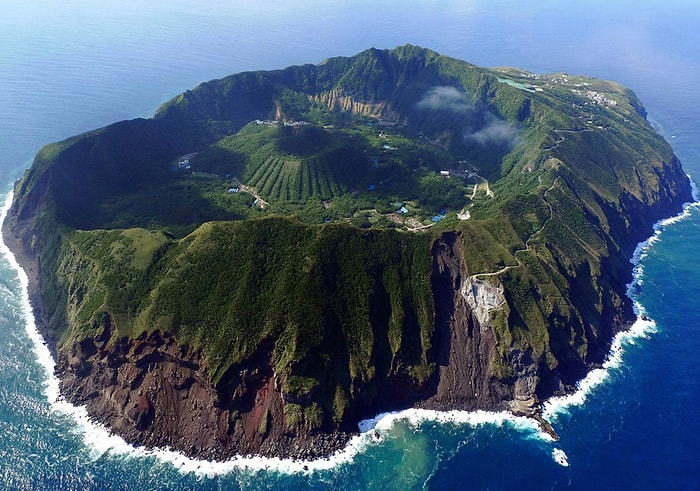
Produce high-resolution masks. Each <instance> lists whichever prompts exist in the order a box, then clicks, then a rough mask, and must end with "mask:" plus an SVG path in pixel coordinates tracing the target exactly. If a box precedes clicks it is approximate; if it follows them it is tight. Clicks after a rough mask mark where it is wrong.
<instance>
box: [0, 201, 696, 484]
mask: <svg viewBox="0 0 700 491" xmlns="http://www.w3.org/2000/svg"><path fill="white" fill-rule="evenodd" d="M11 203H12V193H11V192H10V193H9V194H8V196H7V197H6V199H5V203H4V205H3V207H2V210H0V223H2V222H3V221H4V219H5V216H6V215H7V212H8V210H9V207H10V205H11ZM698 205H699V204H698V203H693V204H690V205H689V206H687V207H686V209H685V210H684V212H683V213H681V214H680V215H678V216H676V217H672V218H669V219H667V220H662V221H661V222H659V223H658V224H657V226H656V227H655V233H654V235H653V236H652V237H650V238H649V239H647V240H646V241H644V242H642V243H640V244H639V245H638V246H637V249H636V250H635V253H634V257H633V259H632V260H633V263H634V264H635V274H634V278H635V279H634V281H633V283H632V284H630V285H629V286H628V292H630V294H631V296H633V291H632V290H631V289H632V288H633V285H634V284H636V285H641V284H642V276H643V268H642V266H641V264H640V261H641V260H642V259H643V258H644V255H645V253H646V251H647V250H648V248H649V246H650V245H651V244H653V242H654V241H655V240H657V238H658V236H659V234H660V233H661V232H662V231H663V228H664V227H665V226H667V225H670V224H673V223H676V222H677V221H679V220H682V219H683V218H684V217H685V216H687V214H688V213H689V208H690V207H691V206H698ZM0 248H1V249H2V253H3V254H4V255H5V257H6V258H7V260H8V262H9V263H10V265H11V267H12V268H13V269H15V270H16V271H17V275H18V278H19V281H20V285H21V291H20V301H21V306H22V311H23V315H24V318H25V319H26V322H25V327H26V331H27V335H28V336H29V338H30V339H31V341H32V342H33V350H34V353H35V355H36V359H37V361H38V362H39V364H40V365H41V366H42V367H43V368H44V369H45V372H46V380H45V381H44V393H45V395H46V397H47V399H48V401H49V402H50V404H51V405H52V407H53V409H55V410H57V412H60V413H61V414H65V415H68V416H70V417H71V418H72V419H73V420H74V421H75V422H76V426H75V429H76V432H78V433H79V434H80V435H81V436H82V439H83V442H84V444H85V445H86V447H87V448H88V449H89V451H90V453H91V455H92V457H93V458H95V459H97V458H99V457H101V456H103V455H105V454H108V453H109V454H116V455H122V456H124V457H127V458H155V459H157V460H158V461H160V462H164V463H169V464H171V465H172V466H173V467H175V468H176V469H178V470H179V471H180V472H183V473H194V474H196V475H200V476H215V475H221V474H229V473H231V472H234V471H244V472H246V471H247V472H251V471H252V472H260V471H273V472H280V473H285V474H292V473H311V472H316V471H322V470H328V469H332V468H335V467H338V466H340V465H343V464H347V463H350V462H352V461H353V459H354V458H355V456H356V455H357V454H359V453H361V452H364V451H366V449H367V448H368V447H369V446H370V445H376V444H379V443H381V441H382V440H383V439H384V434H385V432H389V431H391V430H392V428H393V427H394V425H395V424H396V423H397V422H399V421H407V422H408V423H409V424H411V425H413V426H415V427H418V426H419V425H420V424H422V423H424V422H426V421H435V422H438V423H441V424H458V425H468V426H471V427H474V428H479V427H483V426H485V425H494V426H497V427H501V426H504V425H508V426H510V427H512V428H514V429H516V430H517V431H520V432H523V433H524V434H527V435H530V436H534V437H536V438H539V439H542V440H545V441H551V440H552V438H551V437H550V436H549V435H548V434H546V433H544V432H542V431H541V430H540V428H539V426H538V424H537V423H536V422H535V421H534V420H533V419H531V418H525V417H518V416H514V415H513V414H511V413H509V412H505V411H502V412H489V411H432V410H425V409H408V410H405V411H398V412H391V413H383V414H379V415H377V416H376V417H374V418H371V419H367V420H364V421H361V422H360V423H359V425H358V427H359V430H360V434H359V435H357V436H355V437H353V438H352V439H351V440H350V441H349V443H348V445H346V447H345V448H343V449H341V450H339V451H338V452H336V453H335V454H333V455H332V456H330V457H327V458H321V459H316V460H310V461H302V460H292V459H280V458H269V457H234V458H232V459H231V460H229V461H226V462H215V461H206V460H199V459H192V458H189V457H186V456H184V455H182V454H181V453H178V452H176V451H173V450H170V449H146V448H144V447H136V446H134V445H131V444H129V443H127V442H126V441H124V440H123V439H122V438H121V437H118V436H115V435H113V434H111V433H110V432H109V430H108V429H107V428H106V427H104V426H103V425H100V424H97V423H95V422H94V421H91V420H90V418H89V416H88V414H87V410H86V409H85V407H82V406H75V405H73V404H71V403H69V402H67V401H66V400H64V399H63V398H62V397H61V395H60V391H59V381H58V379H57V377H55V375H54V368H55V361H54V360H53V358H52V356H51V352H50V351H49V348H48V346H47V345H46V343H45V341H44V339H43V338H42V336H41V334H40V333H39V331H38V329H37V326H36V322H35V319H34V315H33V312H32V307H31V304H30V302H29V294H28V283H29V281H28V278H27V275H26V273H25V272H24V270H23V269H22V268H21V267H20V266H19V264H18V263H17V260H16V258H15V257H14V255H13V254H12V252H11V251H10V250H9V248H8V247H7V246H6V244H5V243H4V242H0ZM635 311H636V312H637V313H638V315H639V316H640V318H639V319H638V320H637V322H635V323H634V325H633V326H632V328H631V329H629V330H628V331H625V332H623V333H620V334H618V335H617V336H616V337H615V339H614V340H613V343H612V347H611V350H610V354H609V355H608V358H607V360H606V362H605V363H604V364H603V368H601V369H596V370H593V371H591V372H590V373H589V374H588V376H586V377H585V378H584V379H583V380H581V381H580V382H579V384H578V389H577V391H576V392H575V393H573V394H571V395H567V396H563V397H556V398H551V399H549V400H548V401H547V402H546V403H545V404H544V411H543V414H544V416H545V417H546V418H553V417H554V418H556V415H557V414H558V413H560V412H561V411H566V410H567V408H569V407H570V406H573V405H580V404H583V403H584V402H585V400H586V398H587V396H588V394H590V392H591V390H592V389H593V388H594V387H595V386H597V385H599V384H600V383H602V382H604V381H605V380H606V379H607V377H608V376H609V370H610V369H612V368H616V367H619V366H620V364H621V363H622V354H623V352H624V345H625V344H631V343H634V340H635V339H637V338H643V337H648V335H649V334H650V333H653V332H654V331H655V324H654V322H653V321H651V320H649V319H647V318H646V315H645V314H644V309H643V307H642V306H641V305H639V304H638V303H636V302H635ZM552 457H553V458H554V460H555V461H556V462H557V463H558V464H560V465H562V466H568V465H569V462H568V458H567V456H566V453H565V452H564V451H563V450H561V449H559V448H554V449H553V451H552Z"/></svg>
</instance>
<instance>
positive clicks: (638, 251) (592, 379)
mask: <svg viewBox="0 0 700 491" xmlns="http://www.w3.org/2000/svg"><path fill="white" fill-rule="evenodd" d="M691 183H692V186H693V190H694V191H693V193H694V194H693V197H694V198H697V188H696V187H695V184H694V183H693V181H692V180H691ZM698 207H700V202H698V201H695V202H693V203H686V204H685V205H684V206H683V211H682V212H681V213H679V214H678V215H675V216H673V217H670V218H666V219H663V220H660V221H658V222H657V223H656V224H654V233H653V234H652V236H651V237H649V238H648V239H646V240H644V241H642V242H640V243H639V244H637V247H636V248H635V250H634V253H633V255H632V258H631V259H630V261H631V262H632V264H633V279H632V282H631V283H630V284H629V285H627V296H628V297H630V298H631V299H632V300H633V309H634V312H635V314H636V315H637V320H636V321H635V322H634V324H632V326H631V327H630V329H628V330H626V331H623V332H620V333H618V334H617V335H616V336H615V338H614V339H613V341H612V343H611V346H610V352H609V353H608V356H607V358H606V360H605V362H604V363H603V366H602V368H598V369H595V370H591V371H590V372H589V373H588V375H586V377H585V378H583V379H582V380H580V381H579V382H578V383H577V384H576V391H575V392H573V393H572V394H569V395H566V396H560V397H552V398H550V399H548V400H547V401H546V402H545V403H544V405H543V416H544V417H545V418H547V419H556V418H557V415H558V414H561V413H565V412H567V411H568V409H569V408H570V407H572V406H580V405H582V404H583V403H585V402H586V399H587V398H588V396H589V395H590V393H591V391H592V390H593V389H594V388H595V387H597V386H598V385H600V384H602V383H603V382H605V381H606V380H607V379H608V377H609V376H610V372H611V370H614V369H616V368H619V367H620V366H621V365H622V362H623V354H624V351H625V346H626V345H636V344H637V343H636V341H637V340H639V339H649V337H650V335H651V334H653V333H655V332H656V323H655V322H654V321H653V320H652V319H650V318H649V317H648V316H647V313H646V311H645V309H644V306H643V305H641V304H640V303H639V302H638V301H637V300H636V296H637V293H638V291H639V288H640V287H641V286H642V285H643V284H644V266H643V264H642V260H643V259H644V257H645V256H646V254H647V252H648V250H649V248H650V247H651V246H652V245H653V244H654V243H655V242H656V241H658V240H659V238H660V237H661V234H662V233H663V231H664V229H665V228H666V227H668V226H669V225H673V224H675V223H678V222H680V221H682V220H684V219H686V218H688V217H689V216H690V214H691V213H692V209H693V208H698Z"/></svg>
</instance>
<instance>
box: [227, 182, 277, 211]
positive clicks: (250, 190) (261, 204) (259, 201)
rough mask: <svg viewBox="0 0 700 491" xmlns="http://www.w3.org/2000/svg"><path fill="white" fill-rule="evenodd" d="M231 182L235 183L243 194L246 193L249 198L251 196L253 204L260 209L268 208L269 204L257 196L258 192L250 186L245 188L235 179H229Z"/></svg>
mask: <svg viewBox="0 0 700 491" xmlns="http://www.w3.org/2000/svg"><path fill="white" fill-rule="evenodd" d="M231 180H232V181H233V182H235V183H236V185H237V186H238V187H239V188H240V189H241V191H243V192H244V193H248V194H250V195H251V196H253V197H254V198H255V199H256V201H255V204H256V205H257V206H259V207H260V208H265V207H266V206H270V203H268V202H267V201H265V200H264V199H262V197H261V196H260V195H259V194H258V192H257V191H256V190H255V188H252V187H250V186H246V185H245V184H243V183H242V182H241V181H240V180H239V179H238V178H237V177H234V178H233V179H231Z"/></svg>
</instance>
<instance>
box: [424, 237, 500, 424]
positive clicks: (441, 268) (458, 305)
mask: <svg viewBox="0 0 700 491" xmlns="http://www.w3.org/2000/svg"><path fill="white" fill-rule="evenodd" d="M433 261H434V271H433V296H434V298H435V299H436V302H435V337H436V339H435V349H436V351H437V353H436V359H437V364H438V383H437V390H436V393H435V395H434V396H433V397H431V398H430V399H428V401H426V403H425V404H424V405H425V406H426V407H429V408H435V409H466V410H469V409H475V408H491V409H496V408H504V407H505V402H504V401H506V400H509V399H511V398H512V393H511V390H512V389H511V388H509V387H508V386H506V385H505V384H503V383H502V382H501V381H500V380H499V379H497V378H496V377H495V376H493V375H492V373H491V363H492V360H493V357H494V356H496V352H495V350H496V339H495V336H494V334H493V331H492V330H491V328H490V326H489V322H488V306H487V305H486V303H484V302H483V300H484V298H485V297H484V295H486V296H487V297H488V298H489V301H491V300H493V301H494V302H496V303H498V302H497V299H498V297H499V295H498V294H497V293H498V292H497V291H493V292H491V291H486V290H487V289H485V287H484V285H483V284H482V283H483V282H482V283H479V284H478V285H475V284H474V282H473V281H472V280H471V278H469V276H468V275H469V273H468V271H467V268H466V265H465V264H464V259H463V255H462V241H461V238H460V233H458V232H454V233H446V234H444V235H443V237H442V238H441V239H440V240H438V241H436V242H435V244H434V246H433ZM478 288H481V290H480V291H476V293H475V289H478ZM495 290H498V289H495ZM500 296H501V297H502V292H501V294H500ZM477 297H479V298H478V299H477ZM481 297H484V298H481ZM491 297H493V298H491ZM489 305H490V304H489Z"/></svg>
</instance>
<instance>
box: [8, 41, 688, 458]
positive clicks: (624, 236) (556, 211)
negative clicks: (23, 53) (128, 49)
mask: <svg viewBox="0 0 700 491" xmlns="http://www.w3.org/2000/svg"><path fill="white" fill-rule="evenodd" d="M584 84H585V85H584ZM584 86H585V87H587V88H588V89H587V90H586V91H583V90H582V89H581V87H584ZM250 121H253V123H250V124H248V123H249V122H250ZM184 155H187V156H188V160H189V159H191V160H192V165H193V166H194V167H196V169H197V172H196V173H195V174H193V173H191V172H190V171H189V170H188V171H187V172H185V170H183V168H182V167H181V166H180V165H179V163H180V162H181V160H182V158H183V156H184ZM447 169H449V170H447ZM98 191H99V192H98ZM690 199H691V196H690V186H689V182H688V179H687V177H686V176H685V175H684V173H683V170H682V167H681V165H680V162H679V161H678V159H676V157H675V156H674V155H673V152H672V151H671V149H670V147H669V145H668V144H667V143H666V142H665V141H664V140H663V138H661V137H660V136H659V135H657V134H656V133H655V132H654V131H653V129H651V127H650V125H649V124H648V123H647V122H646V119H645V114H644V111H643V107H642V106H641V103H640V102H639V101H638V100H637V99H636V97H635V96H634V94H632V93H631V92H630V91H628V90H627V89H625V88H623V87H620V86H618V85H616V84H613V83H610V82H605V81H599V80H594V79H588V78H582V77H568V78H567V79H566V81H564V79H563V78H562V77H559V76H556V75H553V76H539V75H537V76H536V75H533V74H527V73H523V72H521V71H517V70H499V71H497V72H494V71H490V70H485V69H480V68H478V67H474V66H473V65H469V64H466V63H464V62H461V61H458V60H453V59H449V58H446V57H442V56H440V55H438V54H437V53H434V52H431V51H429V50H423V49H420V48H416V47H412V46H405V47H402V48H398V49H396V50H393V51H380V50H368V51H366V52H364V53H361V54H360V55H357V56H356V57H351V58H334V59H331V60H328V61H326V62H324V63H322V64H320V65H316V66H311V65H309V66H305V67H290V68H288V69H285V70H280V71H275V72H251V73H246V74H239V75H234V76H231V77H227V78H225V79H222V80H219V81H212V82H208V83H206V84H202V85H201V86H200V87H197V88H196V89H194V90H192V91H187V92H186V93H184V94H182V95H180V96H178V97H176V98H175V99H173V100H172V101H170V102H169V103H167V104H165V105H164V106H163V107H162V108H160V109H159V110H158V112H157V113H156V116H155V117H154V118H153V119H152V120H135V121H127V122H121V123H117V124H114V125H111V126H108V127H106V128H102V129H100V130H96V131H94V132H90V133H87V134H85V135H79V136H76V137H73V138H71V139H68V140H66V141H64V142H59V143H56V144H52V145H49V146H47V147H46V148H44V149H42V151H41V152H40V153H39V154H38V155H37V158H36V160H35V162H34V165H33V166H32V169H30V170H29V171H28V172H27V173H26V174H25V177H24V178H23V179H22V180H21V181H20V182H18V183H17V185H16V188H15V198H14V201H13V204H12V207H11V210H10V213H9V215H8V218H7V220H6V222H5V223H4V224H3V235H4V237H5V241H6V243H8V245H9V246H10V247H11V249H12V250H13V251H14V252H15V254H16V255H17V257H18V260H19V261H20V264H21V265H22V266H23V268H24V269H25V271H27V273H28V276H29V278H30V298H31V300H32V305H33V307H34V310H35V316H36V319H37V324H38V326H39V328H40V330H41V331H42V334H43V335H44V336H45V338H46V339H47V341H48V342H49V345H50V347H51V349H52V350H53V352H54V355H55V357H56V360H57V374H58V376H59V377H60V379H61V389H62V392H63V394H64V395H65V396H66V398H67V399H69V400H70V401H73V402H75V403H78V404H84V405H85V406H86V407H87V408H88V411H89V413H90V414H91V416H92V417H94V418H95V419H96V420H98V421H100V422H103V423H105V424H106V425H107V426H108V427H109V428H110V429H112V430H113V431H114V432H115V433H118V434H120V435H122V436H123V437H124V438H125V439H127V441H130V442H134V443H138V444H141V445H146V446H168V447H171V448H175V449H178V450H179V451H182V452H183V453H185V454H187V455H191V456H198V457H205V458H214V459H225V458H228V457H230V456H232V455H236V454H263V455H270V456H289V457H295V458H306V457H317V456H322V455H328V454H329V453H330V452H332V451H333V450H335V449H337V448H339V447H341V446H342V445H344V444H345V443H346V441H347V439H348V438H349V436H350V435H351V434H353V433H355V432H356V431H357V422H358V421H359V420H360V419H362V418H365V417H371V416H373V415H375V414H376V413H377V412H380V411H384V410H392V409H401V408H406V407H412V406H420V407H427V408H433V409H476V408H483V409H511V410H512V411H513V412H515V413H517V414H526V415H529V416H533V417H537V416H538V408H539V401H541V400H543V399H545V398H547V397H550V396H552V395H554V394H561V393H565V392H567V391H570V390H572V389H573V388H574V386H575V383H576V382H577V381H578V380H580V379H581V378H582V377H583V376H584V375H585V374H586V373H587V371H588V370H590V369H591V368H592V367H595V366H598V365H599V364H600V363H602V362H603V360H604V358H605V356H606V354H607V352H608V350H609V346H610V342H611V339H612V336H613V335H614V333H615V332H617V331H619V330H620V329H624V328H625V327H626V326H628V325H629V323H630V322H631V321H632V320H633V312H632V305H631V301H630V300H629V299H628V298H627V297H626V296H625V285H626V283H628V282H629V280H630V279H631V266H630V264H629V257H630V255H631V253H632V251H633V249H634V246H635V245H636V244H637V242H639V241H640V240H643V239H644V238H646V237H647V236H648V235H649V234H650V233H651V231H652V225H653V223H654V222H655V221H656V220H658V219H660V218H663V217H665V216H669V215H671V214H673V213H676V212H678V211H679V210H680V208H681V205H682V204H683V202H685V201H689V200H690ZM259 200H263V201H264V202H265V203H266V204H267V205H268V206H266V207H264V208H261V207H260V206H257V205H256V203H259V202H260V201H259ZM409 209H410V211H409ZM397 210H398V211H397ZM404 210H405V211H404Z"/></svg>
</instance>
